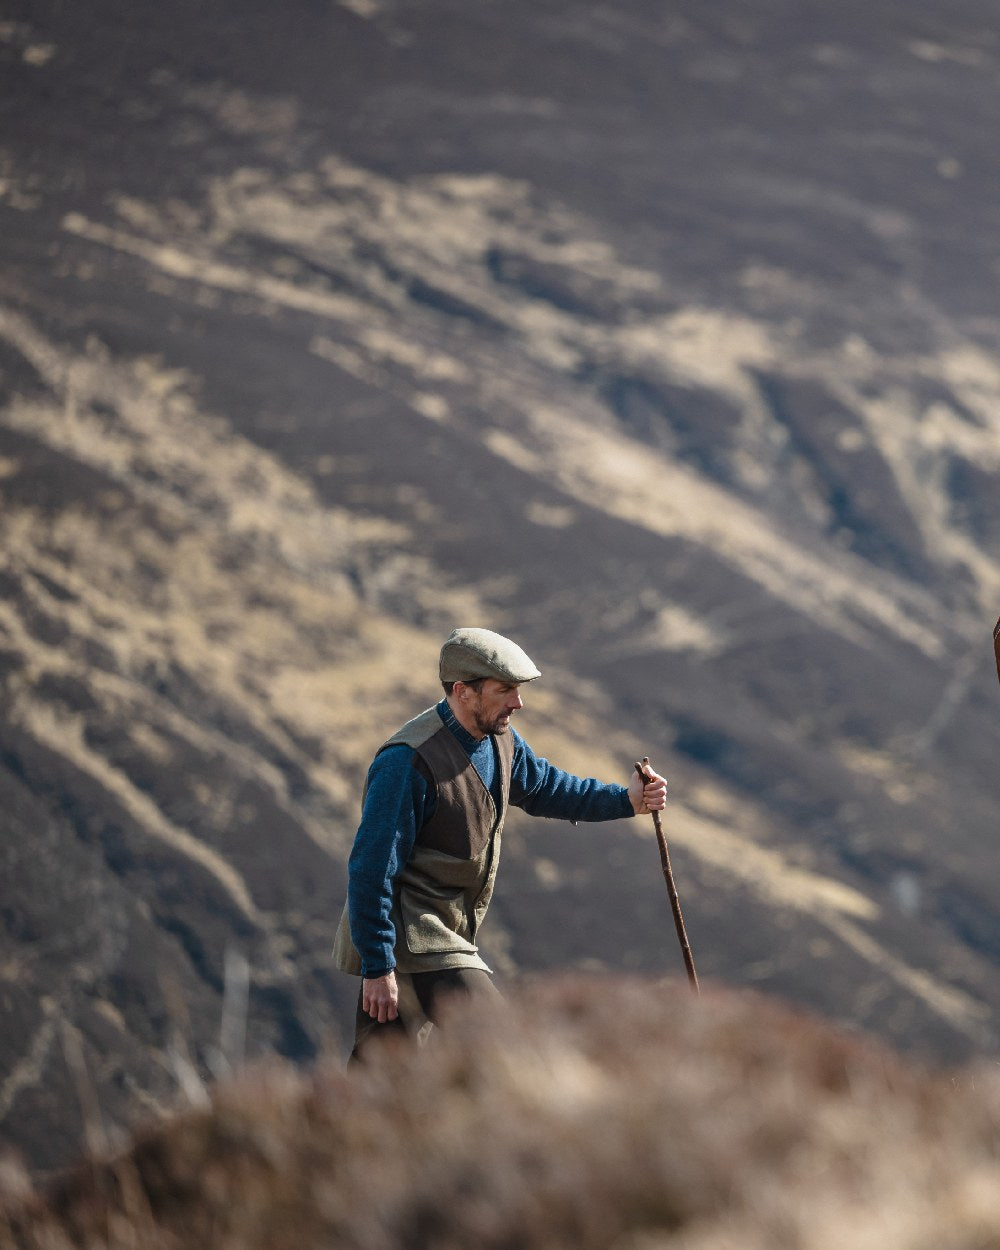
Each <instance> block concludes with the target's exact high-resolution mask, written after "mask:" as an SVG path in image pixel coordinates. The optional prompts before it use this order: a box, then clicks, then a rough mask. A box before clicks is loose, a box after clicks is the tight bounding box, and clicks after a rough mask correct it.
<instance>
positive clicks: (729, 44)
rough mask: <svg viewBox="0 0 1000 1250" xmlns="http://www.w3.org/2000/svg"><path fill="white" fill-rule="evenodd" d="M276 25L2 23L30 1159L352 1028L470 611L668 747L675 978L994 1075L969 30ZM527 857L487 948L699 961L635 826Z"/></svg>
mask: <svg viewBox="0 0 1000 1250" xmlns="http://www.w3.org/2000/svg"><path fill="white" fill-rule="evenodd" d="M293 10H294V11H293V12H292V11H290V15H289V19H288V20H287V22H282V23H281V24H280V26H279V24H277V23H276V22H275V21H274V19H273V9H271V8H269V7H267V6H263V5H257V4H255V3H250V4H248V5H244V6H241V8H240V11H239V14H238V15H237V14H236V13H235V10H232V9H231V8H229V7H228V6H214V7H213V9H212V11H211V12H205V11H203V8H202V6H196V5H193V4H180V5H177V6H173V7H172V10H171V13H170V14H169V16H168V15H166V14H160V13H156V14H145V15H144V16H143V18H142V22H141V23H139V22H138V19H137V18H136V16H135V15H134V14H132V13H131V12H130V11H127V12H126V11H119V7H118V6H117V5H115V4H112V3H110V0H106V2H105V3H98V4H97V5H95V6H90V12H89V13H88V14H87V15H86V20H84V15H82V14H81V13H79V12H77V11H75V10H70V9H67V8H66V7H65V6H58V5H45V4H42V5H37V4H35V5H32V6H31V7H30V9H29V8H28V7H27V6H25V7H23V9H22V10H19V9H18V6H16V5H15V6H9V13H10V16H9V18H8V19H5V20H4V22H3V23H2V24H0V55H2V58H3V69H4V74H5V79H6V81H8V82H9V83H10V90H9V93H8V94H7V95H6V97H5V102H4V104H3V110H4V111H3V118H4V130H3V136H4V137H3V141H2V144H0V180H2V181H0V192H2V194H0V250H2V255H3V266H2V274H0V392H2V393H0V489H2V492H3V510H2V516H0V526H2V534H3V544H2V549H3V558H4V568H3V571H2V576H3V588H4V595H3V600H2V603H0V628H2V656H3V669H2V671H3V679H4V716H3V718H2V720H0V751H2V763H3V772H2V776H0V784H2V787H3V792H4V794H5V796H6V797H7V803H6V804H5V813H6V829H5V836H4V841H3V845H4V855H5V862H6V864H7V872H6V873H5V874H4V884H3V886H2V887H0V889H2V897H0V916H2V917H3V923H4V933H5V943H4V961H3V980H2V986H3V994H2V998H0V1001H2V1003H3V1011H4V1013H5V1017H6V1019H7V1020H8V1021H9V1024H10V1027H7V1028H5V1029H4V1030H3V1038H4V1041H3V1047H2V1051H0V1113H2V1115H3V1129H4V1134H5V1137H6V1139H7V1140H9V1141H11V1142H13V1143H16V1144H17V1145H19V1146H20V1147H21V1148H22V1149H23V1150H24V1151H26V1152H27V1154H28V1156H29V1158H30V1159H31V1160H32V1161H33V1162H34V1163H35V1164H36V1165H37V1166H40V1167H44V1166H50V1165H54V1164H56V1163H58V1162H61V1161H62V1160H63V1159H64V1158H65V1156H66V1152H67V1150H68V1149H69V1148H70V1145H71V1143H72V1140H73V1136H74V1133H75V1132H77V1131H78V1128H79V1124H80V1113H79V1112H78V1111H77V1110H76V1109H75V1108H76V1107H77V1104H78V1102H79V1099H80V1097H81V1094H80V1089H79V1085H80V1080H81V1077H80V1072H81V1064H80V1063H77V1062H76V1060H75V1059H74V1056H76V1055H77V1053H78V1052H79V1055H80V1056H82V1070H83V1071H84V1072H85V1073H86V1074H87V1076H86V1080H87V1081H90V1082H92V1083H93V1085H94V1087H95V1089H96V1091H97V1096H98V1098H99V1101H100V1103H101V1106H102V1107H103V1108H104V1111H105V1114H106V1115H107V1116H108V1117H109V1119H111V1120H112V1121H124V1120H127V1119H129V1118H130V1117H132V1116H134V1115H135V1114H136V1113H137V1111H138V1110H139V1108H146V1109H149V1108H157V1107H160V1106H163V1105H165V1104H166V1103H169V1101H170V1099H171V1098H172V1097H173V1096H174V1094H175V1091H176V1089H177V1086H178V1083H184V1082H187V1084H188V1086H190V1081H191V1073H192V1071H199V1072H200V1073H201V1074H202V1075H206V1074H208V1073H210V1072H212V1071H213V1070H215V1071H221V1070H223V1069H224V1068H225V1066H226V1064H227V1063H232V1062H237V1061H238V1059H239V1057H240V1053H242V1050H243V1047H244V1044H245V1046H246V1048H247V1049H248V1050H249V1051H250V1053H259V1052H260V1051H268V1050H272V1049H276V1050H278V1051H279V1052H280V1053H283V1054H285V1055H287V1056H290V1057H293V1058H296V1059H303V1058H308V1057H310V1056H312V1055H315V1054H317V1053H320V1052H321V1051H323V1050H324V1049H327V1048H334V1049H336V1048H338V1047H342V1046H343V1044H344V1035H343V1029H344V1028H345V1027H346V1023H347V1021H348V1020H349V1017H350V999H351V995H352V993H353V992H354V987H353V986H352V985H351V984H350V983H349V982H348V981H347V980H346V979H344V978H338V977H336V976H335V975H334V974H333V973H332V972H331V970H330V966H329V947H330V943H331V940H332V932H333V929H334V927H335V924H336V921H337V917H338V915H339V909H340V906H341V904H342V900H343V889H344V869H345V862H346V854H347V851H348V849H349V846H350V840H351V836H352V833H353V828H354V825H355V823H356V809H357V796H358V794H359V792H360V787H361V782H362V777H363V772H364V768H365V767H366V764H367V761H368V759H369V758H370V754H371V752H372V751H373V750H374V748H375V747H376V746H377V745H378V743H379V742H380V741H381V739H382V738H383V737H384V735H385V733H386V732H387V731H389V730H391V729H392V728H393V727H395V725H396V724H397V723H399V722H400V721H402V720H403V719H405V718H406V717H407V716H409V715H411V714H412V713H413V712H415V711H417V710H419V709H420V708H421V707H423V706H426V705H427V704H428V703H430V702H432V701H433V700H435V699H436V697H437V693H436V691H435V686H434V680H433V679H434V671H435V659H436V652H437V648H438V646H439V645H440V641H441V638H442V637H443V636H444V635H445V634H446V633H447V632H448V630H450V629H451V628H452V627H453V626H454V625H455V624H461V623H466V624H468V623H483V624H488V625H491V626H492V627H494V628H498V629H501V630H505V631H507V632H510V633H511V634H512V635H514V636H515V637H517V638H518V640H519V641H520V642H522V643H523V645H525V647H526V648H527V650H528V651H529V652H530V653H531V654H532V655H533V656H534V657H535V658H536V660H537V661H538V663H539V665H540V667H541V668H542V670H543V673H544V678H543V680H542V681H541V682H540V683H538V685H537V686H533V687H532V688H531V689H530V690H529V691H528V699H527V703H528V706H527V707H526V709H525V712H524V713H523V716H522V719H521V725H520V727H521V729H522V731H523V732H524V733H525V734H526V736H527V737H528V738H529V740H530V741H531V742H532V744H533V745H534V746H535V747H536V749H538V750H539V751H541V752H543V753H545V754H548V755H550V756H551V757H552V758H553V759H555V760H556V761H557V762H558V763H560V764H562V765H563V766H565V767H568V768H571V769H574V770H575V771H578V772H584V773H595V774H598V775H601V776H605V777H618V778H624V777H625V776H627V775H628V772H629V771H630V769H631V762H632V761H633V760H634V759H635V758H636V757H637V756H638V755H641V754H644V753H648V754H649V755H650V756H651V757H652V758H653V761H654V763H655V764H656V765H657V767H658V768H660V769H661V770H662V771H665V772H668V773H669V775H670V777H671V783H672V792H673V800H672V807H671V811H670V819H669V822H668V832H669V834H670V836H671V838H672V841H673V844H674V846H675V855H676V864H675V867H676V869H677V873H678V878H679V882H680V887H681V891H682V898H683V900H684V907H685V915H686V917H687V919H688V927H689V931H690V934H691V938H692V944H693V946H694V951H695V957H696V960H697V961H698V967H699V973H700V974H701V976H702V979H706V978H707V979H709V980H712V979H716V980H721V981H726V982H731V983H735V984H752V985H755V986H759V987H762V988H764V989H768V990H771V991H774V992H776V993H780V994H782V995H785V996H787V997H790V998H793V999H796V1000H798V1001H801V1002H805V1003H808V1004H809V1005H811V1006H813V1007H815V1008H817V1009H819V1010H822V1011H824V1012H825V1013H827V1014H829V1015H830V1016H832V1017H835V1018H837V1019H839V1020H842V1021H849V1022H851V1023H853V1024H855V1025H857V1026H859V1027H862V1028H864V1029H868V1030H871V1031H874V1032H878V1033H881V1034H882V1035H883V1036H885V1037H886V1038H888V1039H890V1040H891V1041H892V1042H894V1043H896V1044H898V1045H900V1046H903V1047H906V1048H908V1049H912V1050H914V1051H916V1052H918V1053H920V1054H925V1055H931V1056H934V1057H938V1058H943V1059H956V1058H962V1057H965V1056H967V1055H969V1054H972V1053H992V1052H993V1051H994V1050H995V1047H996V1044H997V1034H996V1008H997V1005H998V999H997V990H996V977H995V969H996V961H997V959H998V957H1000V922H998V915H1000V898H998V894H997V885H996V882H995V874H994V873H993V872H992V866H993V854H992V838H993V835H994V832H995V828H996V797H995V794H996V780H995V778H996V767H995V760H996V758H997V748H998V745H1000V742H998V739H1000V726H998V718H997V702H996V689H995V685H994V675H993V673H992V657H991V654H990V651H989V629H990V627H991V624H992V621H993V620H995V616H996V603H997V600H998V598H1000V565H998V559H997V551H998V546H997V539H998V537H1000V512H998V510H997V506H996V498H997V491H996V486H997V473H998V466H1000V417H998V416H997V413H998V412H1000V407H998V403H997V400H998V398H1000V370H998V368H997V366H996V363H995V349H996V345H997V342H998V338H1000V336H998V333H997V331H998V322H997V320H996V315H995V310H994V308H993V307H992V304H991V290H992V287H991V282H990V279H989V273H990V266H991V264H992V261H991V260H990V254H989V247H990V244H989V233H988V231H987V230H986V226H987V224H988V221H989V207H990V203H991V199H990V183H989V174H988V168H987V165H988V162H987V160H986V154H987V153H989V152H991V150H992V129H987V127H986V116H985V113H984V111H983V107H982V104H981V101H982V100H983V99H985V98H988V97H989V93H990V92H991V91H992V90H993V89H994V88H995V85H996V82H997V77H998V53H997V46H996V39H995V37H994V36H993V35H992V34H990V33H989V30H988V24H987V23H986V20H985V10H984V9H982V8H981V6H977V5H975V4H972V3H968V4H963V5H962V6H960V8H959V9H956V8H955V6H949V9H948V12H947V13H945V12H944V11H943V10H942V11H941V12H940V13H936V12H935V11H933V10H932V11H931V12H929V13H926V12H922V13H921V14H920V15H913V14H912V13H911V12H910V10H909V9H908V8H906V7H904V6H897V5H895V4H892V3H889V2H888V0H884V2H883V3H881V4H879V5H878V6H875V7H872V6H866V7H865V8H864V9H860V8H859V9H857V11H855V10H854V9H853V8H851V7H848V8H846V9H843V8H841V9H838V11H837V14H835V15H834V14H830V13H828V12H827V11H826V9H825V8H824V7H822V6H812V7H809V13H808V20H805V18H802V17H801V16H798V17H797V16H796V15H800V14H801V6H799V7H796V8H795V9H794V10H793V8H792V7H791V6H789V5H784V4H777V3H775V4H772V5H770V6H766V7H765V8H763V9H761V10H760V11H759V12H755V14H753V15H746V14H742V13H737V11H736V10H735V9H733V10H730V9H728V8H727V7H726V6H723V7H722V9H720V10H718V13H717V16H716V17H714V18H713V17H709V16H706V15H705V14H703V13H702V12H701V10H700V9H698V8H697V7H696V6H682V7H680V8H675V9H674V10H672V11H671V13H670V14H665V13H664V12H663V11H662V9H661V7H660V6H655V5H652V4H649V3H639V2H638V0H635V2H634V3H631V4H626V5H621V6H616V7H615V9H614V10H610V9H607V8H606V7H605V6H600V5H594V6H590V5H585V6H582V7H581V6H578V5H574V6H569V5H562V4H559V5H553V6H545V8H544V10H542V11H539V10H537V8H535V7H531V6H527V5H522V4H520V3H515V2H514V0H511V2H510V3H507V4H505V5H502V6H491V7H489V8H475V9H469V7H468V6H466V5H454V4H451V3H444V2H443V0H442V2H435V3H431V4H426V3H422V4H420V5H416V4H404V3H399V4H389V3H386V4H379V3H374V2H373V3H370V4H367V3H366V4H359V3H355V4H353V5H340V6H337V5H324V6H320V5H312V4H306V3H301V4H295V5H294V6H293ZM237 16H238V22H237ZM237 27H238V29H239V38H238V39H237V38H233V37H232V34H233V31H234V30H236V29H237ZM263 49H267V55H263V54H262V50H263ZM737 106H738V112H736V113H734V108H736V107H737ZM112 121H113V125H112V124H111V122H112ZM977 144H978V146H977ZM505 840H506V849H505V855H506V857H507V862H506V864H505V869H504V872H503V873H502V874H501V882H500V888H499V890H498V894H497V898H496V901H495V903H494V910H493V913H492V914H491V919H490V924H489V930H490V932H489V936H488V938H487V939H486V942H485V947H484V949H485V950H486V953H487V956H488V958H489V960H490V962H491V964H492V966H494V967H495V968H496V969H497V970H498V973H499V974H500V975H501V976H506V977H513V976H515V975H517V973H518V972H519V971H525V970H536V971H537V970H542V969H547V968H557V967H564V966H567V965H572V966H584V967H589V968H595V969H604V970H607V971H609V972H615V971H616V970H618V969H620V968H625V969H627V970H634V971H642V972H657V971H661V970H673V969H675V968H676V967H677V964H678V959H679V955H678V952H677V951H676V947H675V944H674V940H673V935H672V932H671V927H670V920H669V915H668V911H667V907H666V900H665V897H664V891H663V887H662V881H661V879H660V877H659V869H658V864H657V860H656V851H655V846H654V845H653V843H652V840H651V829H650V828H646V827H644V822H635V823H632V822H628V823H626V824H623V825H622V826H619V827H614V828H611V829H607V828H604V829H596V830H595V829H576V830H566V829H563V828H562V827H559V826H549V825H547V824H545V823H540V822H531V821H528V820H526V819H523V818H522V819H516V818H515V819H513V820H512V823H511V827H510V828H509V830H508V831H507V833H506V835H505ZM240 960H246V964H247V969H248V975H249V1005H248V1008H247V1011H248V1016H247V1020H248V1024H247V1036H246V1038H245V1042H241V1043H240V1045H239V1046H238V1047H237V1048H236V1050H237V1051H238V1052H239V1053H236V1052H233V1051H232V1045H231V1043H232V1036H233V1034H232V1028H231V1027H230V1026H231V1024H232V1012H233V1011H236V1012H237V1015H238V1014H239V1011H240V1008H239V999H240V989H239V987H240V984H241V980H240V973H239V968H240V967H241V964H240ZM227 967H228V969H229V972H228V976H227ZM227 987H228V997H227ZM234 1002H235V1003H236V1006H235V1007H234ZM227 1021H228V1023H225V1022H227ZM220 1026H221V1027H222V1035H221V1036H220ZM227 1030H228V1031H227ZM74 1039H75V1040H74ZM85 1083H86V1082H85ZM54 1126H58V1127H59V1130H60V1133H59V1135H58V1136H54V1135H53V1132H52V1129H53V1127H54Z"/></svg>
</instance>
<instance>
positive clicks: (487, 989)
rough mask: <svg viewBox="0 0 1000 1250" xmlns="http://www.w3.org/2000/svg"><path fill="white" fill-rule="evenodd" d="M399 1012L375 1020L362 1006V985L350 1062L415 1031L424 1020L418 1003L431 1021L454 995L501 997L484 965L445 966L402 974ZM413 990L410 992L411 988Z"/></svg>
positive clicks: (359, 993) (436, 1021) (399, 978)
mask: <svg viewBox="0 0 1000 1250" xmlns="http://www.w3.org/2000/svg"><path fill="white" fill-rule="evenodd" d="M398 980H399V982H400V995H399V1006H398V1011H399V1015H398V1016H397V1017H396V1019H395V1020H387V1021H386V1022H385V1024H379V1022H378V1021H377V1020H373V1019H372V1018H371V1016H370V1015H368V1013H367V1012H366V1011H365V1010H364V1007H363V993H364V990H363V988H362V989H361V990H359V991H358V1009H357V1014H356V1016H355V1022H354V1049H353V1050H352V1051H351V1056H350V1059H349V1060H348V1062H349V1063H354V1062H356V1061H357V1060H359V1059H362V1058H363V1057H364V1056H363V1054H362V1051H363V1050H366V1049H367V1048H368V1047H369V1046H373V1045H378V1043H379V1042H380V1041H382V1040H384V1039H387V1038H393V1037H396V1038H398V1037H400V1036H401V1035H403V1034H406V1033H411V1034H414V1035H415V1034H416V1032H417V1030H418V1029H419V1027H420V1025H421V1024H422V1023H423V1021H422V1020H420V1019H419V1018H417V1019H414V1018H413V1017H414V1016H415V1015H416V1014H417V1013H416V1012H415V1010H414V1008H415V1006H416V1004H414V1002H413V996H414V995H415V996H416V1000H417V1003H419V1005H420V1011H421V1012H422V1013H423V1016H424V1017H425V1018H426V1019H427V1020H429V1021H430V1022H431V1024H437V1023H438V1017H439V1014H440V1008H441V1003H442V1002H443V1001H444V1000H445V999H446V998H447V997H448V996H449V995H451V994H465V995H467V996H469V997H477V996H480V995H483V996H487V997H492V998H501V997H502V995H501V994H500V991H499V990H498V989H497V988H496V986H495V985H494V984H493V979H492V977H491V976H490V974H489V973H488V972H484V971H483V969H482V968H442V969H441V970H440V971H439V972H414V973H411V974H410V975H409V976H407V977H405V978H404V977H402V976H399V977H398ZM406 982H408V983H409V987H412V991H413V993H412V994H411V993H409V992H408V989H409V987H408V986H407V985H406Z"/></svg>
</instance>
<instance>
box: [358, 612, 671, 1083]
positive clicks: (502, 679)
mask: <svg viewBox="0 0 1000 1250" xmlns="http://www.w3.org/2000/svg"><path fill="white" fill-rule="evenodd" d="M439 672H440V677H441V683H442V685H443V687H444V692H445V697H444V698H443V699H442V700H441V702H440V703H438V704H437V706H436V707H430V708H428V709H427V710H426V711H424V712H421V714H420V715H419V716H417V717H415V718H414V719H413V720H411V721H408V722H407V723H406V724H405V725H404V726H403V727H402V728H401V729H400V730H398V731H397V732H396V733H395V734H393V735H392V737H391V738H389V739H388V740H387V741H386V742H385V743H383V745H382V746H381V747H380V748H379V750H378V752H377V753H376V755H375V759H374V761H373V762H372V765H371V768H370V769H369V772H368V780H367V783H366V786H365V793H364V797H363V801H362V816H361V824H360V826H359V828H358V832H357V836H356V838H355V841H354V849H353V850H352V852H351V857H350V861H349V864H348V890H347V904H346V906H345V908H344V914H343V916H342V917H341V921H340V927H339V930H338V933H337V940H336V944H335V947H334V961H335V963H336V965H337V967H338V968H340V969H341V970H342V971H345V972H350V973H353V974H354V975H355V976H360V977H361V978H362V981H361V991H360V993H359V996H358V1009H357V1019H356V1031H355V1044H354V1050H353V1051H352V1055H351V1057H352V1059H356V1058H358V1057H359V1056H360V1053H361V1051H362V1049H363V1048H364V1047H365V1046H366V1045H367V1044H368V1043H369V1042H370V1041H371V1040H372V1039H373V1038H375V1037H381V1036H387V1035H389V1034H391V1033H393V1032H398V1031H399V1030H401V1029H403V1028H408V1029H410V1030H414V1029H415V1028H417V1027H419V1025H420V1024H421V1023H422V1020H423V1017H426V1019H428V1020H431V1021H432V1022H433V1021H434V1019H435V1017H436V1014H437V1007H438V1005H439V1002H440V998H441V996H442V995H444V994H447V993H449V992H461V993H466V994H475V993H486V994H496V993H497V991H496V989H495V988H494V987H493V984H492V981H491V979H490V971H489V969H488V968H487V966H486V964H485V963H484V962H483V960H482V958H481V957H480V955H479V951H478V948H477V946H476V938H477V935H478V932H479V928H480V926H481V924H482V921H483V917H484V916H485V914H486V908H487V906H488V905H489V901H490V897H491V895H492V893H493V886H494V882H495V879H496V871H497V863H498V860H499V854H500V838H501V833H502V830H503V824H504V818H505V816H506V813H507V809H508V807H509V805H510V804H513V805H514V806H516V807H520V808H521V809H522V810H524V811H526V812H529V813H530V814H531V815H533V816H548V817H555V818H557V819H561V820H570V821H572V822H573V823H574V824H575V823H577V822H578V821H581V820H583V821H599V820H617V819H621V818H622V817H627V816H634V815H637V814H640V813H648V812H652V811H659V810H661V809H662V808H663V807H665V806H666V794H667V783H666V781H665V780H664V779H663V778H662V777H660V776H659V775H658V774H654V775H653V777H652V780H650V781H648V782H646V783H644V782H643V780H642V778H640V777H639V776H638V774H634V775H633V776H632V778H631V780H630V782H629V784H628V785H627V786H622V785H614V784H606V783H604V782H600V781H597V780H595V779H593V778H588V779H584V778H580V777H574V776H572V775H571V774H569V773H565V772H562V771H561V770H560V769H558V768H555V767H553V765H551V764H550V763H549V762H548V761H547V760H544V759H540V758H539V757H538V756H536V755H535V753H534V752H533V751H532V750H531V748H530V747H529V746H528V744H527V743H526V742H525V741H524V739H523V738H522V737H521V736H520V735H519V734H518V733H516V732H515V731H514V730H513V729H512V728H511V726H510V718H511V716H512V715H514V713H515V712H518V711H520V710H521V708H522V707H523V706H524V704H523V701H522V698H521V687H522V686H523V685H524V684H525V683H526V682H530V681H534V680H535V678H537V677H539V676H540V673H539V671H538V669H537V668H536V667H535V665H534V664H533V663H532V661H531V660H530V659H529V658H528V657H527V655H525V653H524V652H523V651H522V650H521V648H520V647H519V646H517V645H516V643H513V642H511V641H510V639H509V638H504V637H503V636H502V635H500V634H496V633H494V632H493V631H492V630H488V629H456V630H455V631H454V632H453V633H452V634H451V635H450V636H449V637H448V638H447V639H446V641H445V643H444V645H443V647H442V648H441V656H440V665H439Z"/></svg>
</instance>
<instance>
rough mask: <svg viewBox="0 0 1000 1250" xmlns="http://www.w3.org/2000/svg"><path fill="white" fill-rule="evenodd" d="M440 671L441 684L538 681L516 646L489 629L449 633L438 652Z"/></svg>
mask: <svg viewBox="0 0 1000 1250" xmlns="http://www.w3.org/2000/svg"><path fill="white" fill-rule="evenodd" d="M440 671H441V680H442V681H475V680H476V678H477V677H495V678H496V680H497V681H502V682H511V683H515V682H522V681H534V679H535V678H536V677H541V673H540V672H539V671H538V669H537V668H535V666H534V664H532V662H531V660H529V659H528V657H527V656H526V655H525V654H524V652H523V651H522V650H521V648H520V647H519V646H518V645H517V643H516V642H511V640H510V639H509V638H504V636H503V634H495V633H494V632H493V631H492V629H455V630H452V632H451V633H450V634H449V635H448V637H447V638H446V639H445V643H444V646H443V647H442V648H441V665H440Z"/></svg>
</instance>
